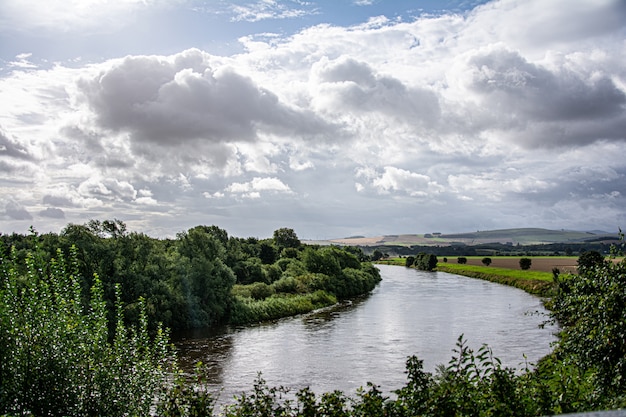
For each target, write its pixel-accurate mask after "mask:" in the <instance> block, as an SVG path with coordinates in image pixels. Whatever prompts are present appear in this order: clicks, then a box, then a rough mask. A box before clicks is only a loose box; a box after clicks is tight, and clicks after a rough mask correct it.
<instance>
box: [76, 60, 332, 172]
mask: <svg viewBox="0 0 626 417" xmlns="http://www.w3.org/2000/svg"><path fill="white" fill-rule="evenodd" d="M211 60H212V59H211V56H210V55H208V54H205V53H202V52H200V51H198V50H188V51H185V52H182V53H180V54H176V55H174V56H169V57H155V56H136V57H127V58H125V59H123V60H121V61H118V62H115V63H113V64H112V65H111V66H110V67H109V68H107V69H105V70H103V71H101V72H100V73H99V74H98V75H97V76H96V77H92V78H86V79H82V80H81V81H80V82H79V88H80V91H81V93H82V95H83V96H84V99H85V101H86V103H87V104H88V106H89V109H90V111H91V112H93V115H94V117H95V122H96V123H97V125H98V126H99V127H100V128H101V129H102V130H103V132H106V131H109V132H111V133H115V134H120V135H128V138H129V139H130V140H131V143H132V151H133V152H134V153H135V154H138V155H142V156H145V157H146V158H148V159H158V158H159V155H160V154H161V152H162V150H161V149H159V148H168V151H167V152H174V153H177V152H179V153H180V154H181V159H182V161H185V160H188V161H189V162H191V161H194V160H196V161H200V162H205V163H206V162H208V163H210V164H213V165H214V166H216V167H218V168H222V167H224V166H225V165H226V164H227V163H228V159H230V158H232V157H233V150H232V148H231V147H230V145H229V144H234V143H241V144H245V143H249V142H255V141H258V140H259V132H263V133H264V134H272V135H279V136H283V135H290V137H293V136H295V137H298V136H315V135H318V134H326V132H328V131H331V130H334V129H335V127H333V125H332V124H330V123H326V122H324V121H323V120H322V119H320V118H319V117H317V116H316V115H315V114H314V113H313V112H311V111H308V110H302V109H298V108H297V107H294V106H289V105H287V104H285V103H282V102H281V101H280V99H279V98H278V97H277V96H276V95H275V94H274V93H272V92H271V91H269V90H268V89H266V88H263V87H260V86H258V85H257V84H256V83H255V82H254V81H253V80H252V79H250V78H249V77H246V76H243V75H240V74H239V73H238V72H237V71H235V70H234V69H233V68H232V67H230V66H226V65H217V66H213V65H211ZM103 134H104V133H103ZM154 146H157V148H156V149H155V148H154Z"/></svg>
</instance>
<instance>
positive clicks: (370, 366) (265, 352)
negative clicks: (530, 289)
mask: <svg viewBox="0 0 626 417" xmlns="http://www.w3.org/2000/svg"><path fill="white" fill-rule="evenodd" d="M378 268H379V269H380V271H381V275H382V278H383V280H382V282H381V283H380V285H379V286H378V287H377V288H376V289H375V290H374V291H373V292H372V294H371V295H369V296H368V297H364V298H362V299H359V300H356V301H354V302H352V303H351V304H349V305H342V306H338V307H333V308H329V309H325V310H323V311H318V312H315V313H312V314H308V315H304V316H298V317H293V318H288V319H283V320H279V321H276V322H273V323H266V324H260V325H255V326H246V327H240V328H224V329H220V330H219V331H214V332H212V333H206V332H195V333H190V334H187V335H184V336H183V337H181V338H180V339H179V340H178V341H177V342H176V345H177V347H178V349H179V353H180V357H181V364H182V366H183V368H186V369H191V368H193V364H194V363H196V362H197V361H202V362H203V363H204V364H205V365H206V366H207V369H208V373H209V383H210V385H211V386H212V387H214V388H215V389H216V390H222V394H221V398H222V399H228V398H232V396H233V395H235V394H238V393H240V392H242V391H246V392H247V391H249V390H250V389H251V388H252V385H253V382H254V380H255V378H256V376H257V373H258V372H262V376H263V378H264V379H265V380H266V381H267V383H268V385H270V386H280V385H283V386H286V387H290V388H292V389H294V390H297V389H300V388H304V387H307V386H309V387H311V388H312V389H313V390H314V391H315V392H317V393H318V394H319V393H323V392H328V391H333V390H336V389H338V390H341V391H343V392H344V393H346V394H348V395H353V394H354V393H355V391H356V389H357V388H358V387H360V386H365V385H366V384H367V382H368V381H371V382H373V383H375V384H377V385H380V386H381V389H382V390H383V392H385V393H389V392H390V391H392V390H395V389H398V388H400V387H402V386H403V385H404V383H405V382H406V378H405V374H404V371H405V362H406V359H407V357H408V356H410V355H414V354H415V355H417V356H418V357H419V358H420V359H422V360H424V367H425V369H426V370H427V371H430V372H434V370H435V369H436V366H437V364H447V363H448V361H449V360H450V359H451V357H452V355H453V352H452V349H454V348H455V343H456V341H457V338H458V337H459V335H461V334H464V337H465V339H466V340H467V341H468V344H469V345H470V346H471V347H472V348H474V349H475V350H477V349H478V348H480V346H481V345H482V344H483V343H486V344H488V345H489V347H491V348H492V350H493V354H494V356H496V357H498V358H499V359H500V360H501V361H502V363H503V364H504V365H506V366H510V367H515V368H518V369H519V368H522V367H524V366H525V362H529V363H535V362H536V361H537V360H538V359H540V358H541V357H543V356H545V355H546V354H548V353H549V352H550V344H551V343H552V342H554V341H555V340H556V339H555V336H554V333H555V331H556V329H555V328H554V327H553V326H549V325H547V326H543V327H542V326H541V324H542V323H544V322H545V321H546V319H547V316H546V314H547V311H546V310H545V308H544V307H543V305H542V303H541V300H540V299H539V298H537V297H534V296H531V295H529V294H527V293H525V292H524V291H522V290H519V289H516V288H513V287H508V286H504V285H500V284H495V283H491V282H487V281H483V280H478V279H472V278H467V277H462V276H458V275H453V274H448V273H445V272H423V271H418V270H415V269H410V268H404V267H399V266H389V265H378Z"/></svg>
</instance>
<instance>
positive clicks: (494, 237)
mask: <svg viewBox="0 0 626 417" xmlns="http://www.w3.org/2000/svg"><path fill="white" fill-rule="evenodd" d="M616 237H617V234H616V233H608V232H603V231H593V232H580V231H574V230H549V229H540V228H518V229H499V230H480V231H476V232H468V233H437V232H433V233H424V234H402V235H384V236H374V237H363V236H352V237H347V238H341V239H330V240H328V241H326V242H316V243H327V244H339V245H350V246H380V245H395V246H413V245H420V246H429V245H433V246H452V245H481V244H485V243H501V244H510V245H517V244H518V243H519V244H520V245H537V244H549V243H583V242H599V241H603V240H607V241H609V240H615V239H616Z"/></svg>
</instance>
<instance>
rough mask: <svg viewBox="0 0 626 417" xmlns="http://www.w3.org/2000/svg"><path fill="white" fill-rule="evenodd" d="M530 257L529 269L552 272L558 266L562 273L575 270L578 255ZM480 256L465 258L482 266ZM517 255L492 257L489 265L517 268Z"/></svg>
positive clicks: (470, 262)
mask: <svg viewBox="0 0 626 417" xmlns="http://www.w3.org/2000/svg"><path fill="white" fill-rule="evenodd" d="M528 258H530V259H531V261H532V265H531V266H530V269H531V270H533V271H544V272H552V268H555V267H556V268H559V270H560V271H561V272H562V273H566V272H576V266H577V264H578V257H576V256H573V257H558V256H554V257H538V258H533V257H532V256H528ZM481 260H482V258H467V264H468V265H479V266H484V265H483V263H482V262H481ZM519 260H520V257H519V256H511V257H508V256H507V257H492V258H491V265H490V266H492V267H496V268H509V269H519ZM448 262H456V258H448Z"/></svg>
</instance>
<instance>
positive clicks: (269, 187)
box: [224, 177, 293, 199]
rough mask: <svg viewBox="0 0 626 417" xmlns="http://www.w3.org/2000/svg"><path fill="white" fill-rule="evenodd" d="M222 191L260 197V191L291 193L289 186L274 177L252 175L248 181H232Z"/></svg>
mask: <svg viewBox="0 0 626 417" xmlns="http://www.w3.org/2000/svg"><path fill="white" fill-rule="evenodd" d="M224 191H226V192H228V193H231V194H234V195H238V196H241V197H244V198H252V199H256V198H260V197H261V193H262V192H263V193H272V194H276V193H281V194H292V193H293V191H291V189H290V188H289V186H288V185H287V184H285V183H283V182H282V181H281V180H280V179H278V178H276V177H264V178H262V177H254V178H253V179H252V180H251V181H248V182H243V183H242V182H234V183H232V184H230V185H229V186H228V187H226V188H225V189H224Z"/></svg>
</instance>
